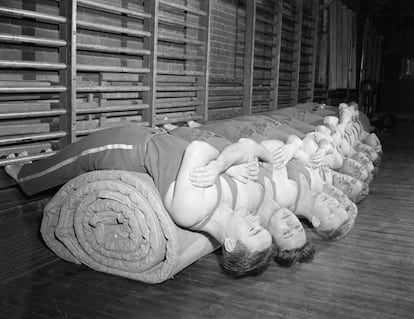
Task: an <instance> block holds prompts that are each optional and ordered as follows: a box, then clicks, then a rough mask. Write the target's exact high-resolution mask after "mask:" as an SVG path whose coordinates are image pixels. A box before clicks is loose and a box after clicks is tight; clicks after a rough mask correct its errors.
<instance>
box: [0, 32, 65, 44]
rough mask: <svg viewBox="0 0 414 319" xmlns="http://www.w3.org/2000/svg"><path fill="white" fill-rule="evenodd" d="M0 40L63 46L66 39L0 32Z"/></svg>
mask: <svg viewBox="0 0 414 319" xmlns="http://www.w3.org/2000/svg"><path fill="white" fill-rule="evenodd" d="M0 41H2V42H10V43H24V44H33V45H38V46H47V47H64V46H66V41H63V40H59V39H48V38H38V37H31V36H28V35H13V34H4V33H2V34H0Z"/></svg>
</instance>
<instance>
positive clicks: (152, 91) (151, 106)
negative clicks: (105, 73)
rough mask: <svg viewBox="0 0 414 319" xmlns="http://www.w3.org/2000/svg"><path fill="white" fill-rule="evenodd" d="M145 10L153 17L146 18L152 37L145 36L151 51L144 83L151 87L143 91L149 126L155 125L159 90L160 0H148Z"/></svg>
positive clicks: (146, 27)
mask: <svg viewBox="0 0 414 319" xmlns="http://www.w3.org/2000/svg"><path fill="white" fill-rule="evenodd" d="M144 10H145V12H147V13H150V14H151V18H146V19H145V20H144V28H145V31H148V32H150V33H151V36H150V37H145V38H144V48H145V49H147V50H149V51H150V54H149V55H146V56H144V57H143V60H144V67H147V68H149V73H147V74H146V75H144V78H145V80H144V85H146V86H148V87H149V90H148V91H147V92H143V102H144V103H145V104H148V109H147V110H146V111H144V116H145V118H146V121H147V122H148V124H149V126H151V127H154V126H155V114H156V92H157V51H158V50H157V42H158V40H157V37H158V0H146V1H145V2H144Z"/></svg>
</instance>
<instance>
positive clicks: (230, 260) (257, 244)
mask: <svg viewBox="0 0 414 319" xmlns="http://www.w3.org/2000/svg"><path fill="white" fill-rule="evenodd" d="M222 253H223V261H222V265H221V266H222V268H223V269H224V270H225V271H226V272H227V273H229V274H230V275H232V276H234V277H240V276H244V275H247V274H251V273H258V272H261V271H263V270H264V269H265V268H266V266H267V264H268V262H269V260H270V259H271V257H272V256H273V245H272V237H271V235H270V233H269V232H268V231H267V230H266V229H264V228H263V227H261V226H260V224H259V220H258V218H257V217H256V216H253V215H252V214H250V213H249V212H247V211H246V210H244V209H241V210H237V211H235V212H234V213H233V214H232V216H231V219H230V221H229V223H228V224H227V227H226V229H225V238H224V243H223V246H222Z"/></svg>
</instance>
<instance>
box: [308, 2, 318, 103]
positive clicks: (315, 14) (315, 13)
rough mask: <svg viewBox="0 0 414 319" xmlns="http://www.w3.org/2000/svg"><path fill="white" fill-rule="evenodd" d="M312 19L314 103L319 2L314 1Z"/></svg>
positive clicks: (311, 96)
mask: <svg viewBox="0 0 414 319" xmlns="http://www.w3.org/2000/svg"><path fill="white" fill-rule="evenodd" d="M312 18H313V19H314V20H313V34H312V37H313V41H312V42H313V55H312V70H311V83H310V101H313V99H314V96H315V73H316V59H317V54H316V50H317V47H318V21H319V4H318V0H313V1H312Z"/></svg>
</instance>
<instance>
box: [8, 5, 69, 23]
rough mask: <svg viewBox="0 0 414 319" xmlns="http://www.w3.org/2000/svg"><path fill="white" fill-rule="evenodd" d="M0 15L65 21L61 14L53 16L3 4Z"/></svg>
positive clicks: (46, 20) (52, 21)
mask: <svg viewBox="0 0 414 319" xmlns="http://www.w3.org/2000/svg"><path fill="white" fill-rule="evenodd" d="M0 16H12V17H17V18H29V19H35V20H37V21H42V22H48V23H66V18H65V17H62V16H55V15H51V14H46V13H40V12H36V11H30V10H23V9H14V8H7V7H3V6H0Z"/></svg>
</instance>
